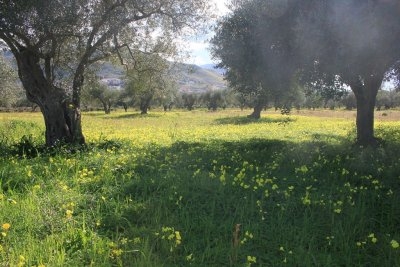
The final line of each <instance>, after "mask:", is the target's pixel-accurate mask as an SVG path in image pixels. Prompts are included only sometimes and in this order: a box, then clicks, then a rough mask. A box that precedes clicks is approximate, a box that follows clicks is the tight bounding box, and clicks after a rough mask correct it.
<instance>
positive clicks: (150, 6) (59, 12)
mask: <svg viewBox="0 0 400 267" xmlns="http://www.w3.org/2000/svg"><path fill="white" fill-rule="evenodd" d="M208 10H209V4H208V1H206V0H154V1H142V0H101V1H100V0H46V1H44V0H0V42H2V43H3V44H5V45H7V47H8V49H9V50H10V51H11V52H12V53H13V55H14V57H15V59H16V62H17V66H18V75H19V78H20V80H21V82H22V85H23V87H24V89H25V91H26V95H27V98H28V99H29V100H30V101H32V102H34V103H36V104H37V105H38V106H39V107H40V109H41V112H42V113H43V117H44V121H45V126H46V144H47V145H48V146H53V145H55V144H57V143H58V142H65V143H79V144H83V143H84V142H85V139H84V135H83V133H82V127H81V111H80V106H81V90H82V87H83V85H84V77H85V72H86V70H87V68H88V67H89V66H90V65H91V64H93V63H95V62H98V61H101V60H103V59H105V58H108V57H110V56H111V55H113V54H119V55H122V54H123V53H122V51H123V50H130V49H135V48H136V49H140V48H141V47H142V46H143V42H144V41H145V40H144V38H143V36H144V35H148V34H151V33H154V36H155V37H156V38H158V39H159V40H160V42H162V41H163V40H165V41H166V42H167V41H168V42H171V40H173V36H175V35H176V34H178V33H179V34H182V33H183V31H182V29H185V28H187V27H192V28H196V27H197V26H199V25H201V24H202V23H204V21H205V19H206V18H207V11H208ZM128 54H129V53H128Z"/></svg>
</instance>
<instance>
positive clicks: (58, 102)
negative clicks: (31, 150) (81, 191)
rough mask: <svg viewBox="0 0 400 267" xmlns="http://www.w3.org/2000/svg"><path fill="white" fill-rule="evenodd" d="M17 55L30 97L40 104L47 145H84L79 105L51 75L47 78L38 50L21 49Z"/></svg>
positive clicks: (23, 81) (19, 68) (23, 83)
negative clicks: (41, 65) (57, 84)
mask: <svg viewBox="0 0 400 267" xmlns="http://www.w3.org/2000/svg"><path fill="white" fill-rule="evenodd" d="M14 55H15V58H16V60H17V64H18V74H19V77H20V79H21V82H22V85H23V87H24V89H25V91H26V96H27V98H28V100H29V101H31V102H33V103H35V104H37V105H38V106H39V107H40V110H41V112H42V114H43V118H44V123H45V126H46V135H45V137H46V145H47V146H54V145H57V144H58V143H60V142H65V143H76V144H84V143H85V138H84V136H83V134H82V127H81V112H80V108H79V106H76V105H73V104H71V102H70V101H68V96H67V94H66V93H65V91H64V90H62V89H61V88H58V87H56V86H54V85H53V84H52V83H51V78H50V77H45V75H44V73H43V70H42V68H41V67H40V65H39V58H38V57H37V56H36V55H35V54H34V53H32V52H30V51H29V50H21V51H19V53H17V54H14Z"/></svg>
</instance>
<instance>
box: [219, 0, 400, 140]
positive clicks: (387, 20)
mask: <svg viewBox="0 0 400 267" xmlns="http://www.w3.org/2000/svg"><path fill="white" fill-rule="evenodd" d="M235 2H237V5H236V6H235V7H236V9H234V10H233V12H232V14H231V15H228V16H227V17H225V18H223V19H222V21H221V22H220V23H219V24H218V26H217V35H216V37H215V38H214V39H213V40H212V44H213V48H212V52H213V55H214V57H215V58H217V59H220V60H221V63H220V66H222V67H225V68H226V69H227V76H226V78H227V80H228V81H229V83H230V85H231V86H233V87H234V88H237V89H239V90H241V91H243V92H246V91H247V92H250V93H252V94H256V97H257V99H260V101H261V102H264V99H265V97H270V95H274V93H275V92H276V93H278V94H280V91H282V90H284V89H285V88H289V86H288V81H293V79H291V78H290V77H291V75H295V76H298V77H301V79H300V81H301V82H303V83H306V84H311V85H312V84H321V81H322V84H325V85H324V87H325V88H332V85H334V83H335V80H336V79H337V78H338V77H339V78H340V81H341V82H342V83H344V84H347V85H348V86H349V87H350V88H351V90H352V91H353V93H354V95H355V98H356V100H357V118H356V127H357V142H358V143H359V144H362V145H369V144H375V143H376V140H375V138H374V107H375V101H376V95H377V92H378V90H379V89H380V87H381V84H382V81H383V80H384V79H386V78H388V77H389V78H390V76H398V74H399V69H400V68H399V67H398V65H399V64H397V65H396V63H398V61H399V59H400V49H399V48H398V44H399V42H400V4H399V1H397V0H365V1H361V0H335V1H332V0H264V1H261V0H247V1H246V0H242V1H235ZM257 25H261V27H260V26H258V27H257ZM388 73H390V74H391V75H388ZM393 80H395V81H398V79H393ZM316 82H317V83H316ZM257 85H258V86H257ZM272 88H273V89H272ZM271 89H272V90H271ZM275 90H276V91H275ZM259 92H262V93H259Z"/></svg>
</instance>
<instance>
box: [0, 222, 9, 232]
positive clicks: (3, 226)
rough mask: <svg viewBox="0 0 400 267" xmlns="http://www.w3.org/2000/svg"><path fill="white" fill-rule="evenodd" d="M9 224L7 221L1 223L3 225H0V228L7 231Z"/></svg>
mask: <svg viewBox="0 0 400 267" xmlns="http://www.w3.org/2000/svg"><path fill="white" fill-rule="evenodd" d="M10 227H11V224H9V223H3V225H2V226H1V229H3V230H4V231H8V229H10Z"/></svg>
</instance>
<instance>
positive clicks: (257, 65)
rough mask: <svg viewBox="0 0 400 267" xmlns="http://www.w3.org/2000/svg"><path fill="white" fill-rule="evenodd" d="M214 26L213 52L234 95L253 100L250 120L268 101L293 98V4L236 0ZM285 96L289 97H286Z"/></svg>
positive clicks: (294, 10) (256, 116)
mask: <svg viewBox="0 0 400 267" xmlns="http://www.w3.org/2000/svg"><path fill="white" fill-rule="evenodd" d="M232 6H233V7H234V9H233V11H232V14H230V15H228V16H226V17H224V18H223V19H222V20H221V21H220V22H219V23H218V25H217V26H216V35H215V37H214V38H213V39H212V40H211V43H212V48H211V52H212V55H213V57H214V58H215V59H219V60H220V63H219V67H222V68H225V69H226V70H227V71H226V75H225V78H226V80H227V81H228V82H229V85H230V86H231V87H232V88H234V89H235V90H236V91H238V92H240V93H242V94H244V95H248V96H249V97H250V98H253V99H254V103H253V107H254V112H253V114H252V115H251V116H252V117H255V118H259V117H260V112H261V110H262V109H263V108H264V107H265V106H266V105H267V103H268V102H270V101H274V102H278V100H281V98H284V97H286V96H289V95H290V94H288V93H289V92H290V89H291V87H292V82H293V80H292V77H293V76H294V74H295V71H296V66H297V64H296V62H295V61H294V60H295V58H294V57H293V56H292V50H293V48H292V44H293V43H294V32H293V30H294V29H292V28H291V27H290V26H289V25H292V24H293V23H294V22H293V20H294V19H295V17H294V16H292V14H294V13H295V12H296V11H297V9H296V6H295V5H291V6H289V5H287V1H265V0H252V1H234V2H233V4H232ZM284 92H285V93H284Z"/></svg>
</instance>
